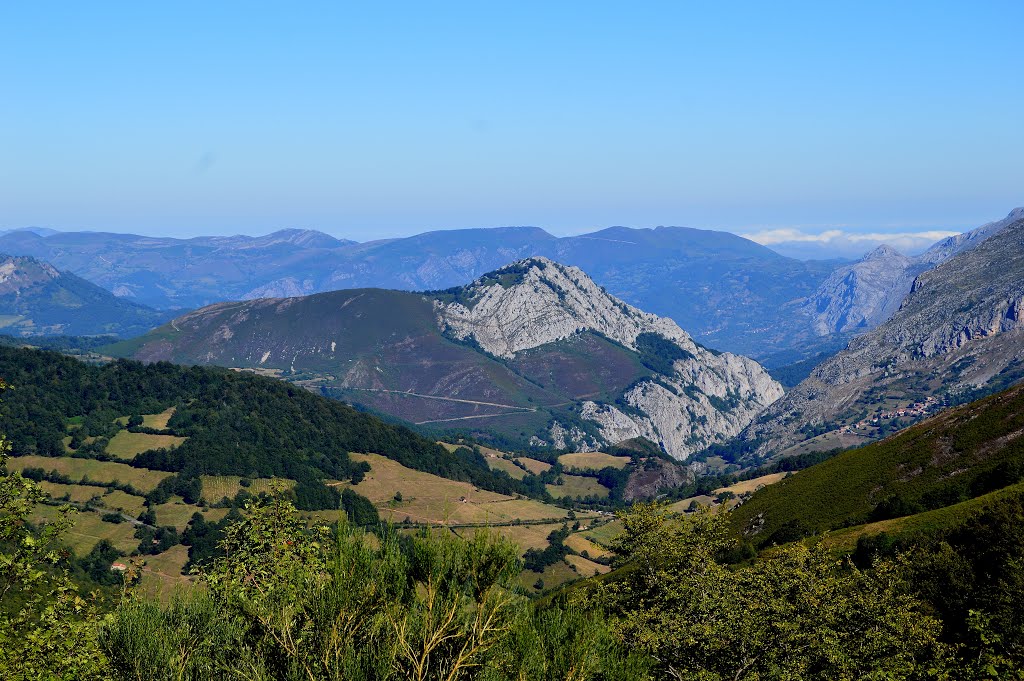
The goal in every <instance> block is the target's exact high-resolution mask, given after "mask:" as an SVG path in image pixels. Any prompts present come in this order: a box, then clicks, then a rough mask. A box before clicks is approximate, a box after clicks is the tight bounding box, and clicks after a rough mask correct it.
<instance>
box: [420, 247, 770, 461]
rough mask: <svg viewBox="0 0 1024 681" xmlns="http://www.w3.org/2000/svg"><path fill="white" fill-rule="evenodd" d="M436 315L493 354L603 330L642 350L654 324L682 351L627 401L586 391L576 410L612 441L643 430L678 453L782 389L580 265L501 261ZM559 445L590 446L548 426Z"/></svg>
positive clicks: (723, 432)
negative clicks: (593, 397)
mask: <svg viewBox="0 0 1024 681" xmlns="http://www.w3.org/2000/svg"><path fill="white" fill-rule="evenodd" d="M437 313H438V323H439V324H440V325H441V326H442V327H443V328H445V329H446V330H447V332H448V333H450V334H451V335H453V336H454V337H456V338H458V339H460V340H467V341H469V340H471V341H473V342H475V343H476V344H478V345H479V347H481V348H482V349H483V350H485V351H487V352H489V353H490V354H492V355H495V356H497V357H501V358H505V359H509V358H512V357H515V355H516V353H518V352H521V351H523V350H529V349H531V348H535V347H538V346H541V345H544V344H547V343H552V342H555V341H559V340H562V339H564V338H568V337H569V336H572V335H573V334H577V333H581V332H583V331H594V332H598V333H600V334H602V335H604V336H606V337H608V338H610V339H612V340H614V341H616V342H618V343H621V344H622V345H624V346H626V347H628V348H630V349H632V350H638V349H639V348H638V339H639V337H640V336H641V335H643V334H656V335H657V336H660V337H661V338H664V339H666V340H668V341H671V342H672V343H673V344H675V345H676V346H677V347H678V348H679V349H680V350H682V352H681V353H680V356H681V359H677V360H676V361H675V362H674V363H673V364H672V366H671V372H670V373H662V374H659V375H657V376H654V377H652V378H650V379H647V380H643V381H640V382H638V383H637V384H636V385H634V386H632V387H631V388H630V389H629V390H627V391H626V392H625V394H624V395H623V396H622V398H621V399H622V401H623V402H624V404H623V405H621V406H622V408H620V407H618V406H615V405H612V404H602V403H598V402H594V401H586V402H584V403H583V404H582V408H581V411H580V416H581V417H582V418H583V419H585V420H587V421H590V422H592V423H594V424H595V425H596V426H597V428H598V430H599V432H600V435H601V439H602V440H604V441H605V442H607V443H614V442H620V441H622V440H628V439H631V438H634V437H645V438H647V439H649V440H651V441H653V442H657V443H660V444H661V446H662V447H664V449H665V451H666V452H668V453H669V454H670V455H671V456H673V457H675V458H676V459H679V460H684V459H686V458H687V457H688V456H690V455H691V454H693V453H694V452H697V451H700V450H702V449H704V448H706V447H707V446H708V445H710V444H713V443H715V442H722V441H724V440H725V439H727V438H729V437H731V436H733V435H735V434H737V433H739V432H740V430H742V429H743V428H744V427H745V426H746V425H747V424H748V423H750V422H751V420H752V419H753V418H754V417H756V416H757V415H758V414H759V413H760V412H761V411H762V410H763V409H764V408H765V407H767V406H768V405H769V404H771V403H772V402H774V401H775V400H777V399H778V398H779V397H781V396H782V393H783V390H782V387H781V386H780V385H779V384H778V383H777V382H775V381H774V380H773V379H772V378H771V377H770V376H769V375H768V373H767V372H766V371H765V370H764V369H763V368H762V367H761V366H760V365H759V364H758V363H757V362H755V361H753V360H751V359H749V358H746V357H741V356H738V355H733V354H731V353H716V352H712V351H710V350H708V349H707V348H704V347H702V346H700V345H698V344H697V343H695V342H693V340H692V339H691V338H690V336H689V335H688V334H687V333H686V332H685V331H683V330H682V329H681V328H679V326H678V325H677V324H676V323H675V322H673V321H672V320H671V319H667V318H664V317H659V316H657V315H653V314H650V313H647V312H643V311H642V310H638V309H636V308H635V307H632V306H631V305H627V304H625V303H623V302H622V301H620V300H618V299H617V298H615V297H613V296H611V295H609V294H608V293H607V292H606V291H604V290H603V289H602V288H600V287H599V286H597V285H596V284H594V282H593V281H591V279H590V278H589V277H588V276H587V275H586V274H584V273H583V271H582V270H580V269H578V268H576V267H567V266H564V265H560V264H558V263H555V262H553V261H551V260H548V259H546V258H531V259H528V260H524V261H520V262H518V263H514V264H513V265H510V266H509V267H506V268H503V269H500V270H497V271H496V272H494V273H493V274H491V275H488V276H487V277H485V278H483V279H480V280H478V281H477V282H474V284H473V285H471V286H469V287H466V289H464V290H463V291H462V292H461V294H460V295H459V296H458V299H457V300H453V301H448V302H444V301H439V302H438V303H437ZM549 441H550V442H552V443H554V446H555V447H556V448H558V449H571V448H581V447H587V446H589V445H590V444H591V442H590V441H588V439H587V438H586V437H585V436H584V435H583V433H582V432H579V433H576V434H574V433H571V432H570V431H568V430H566V429H565V428H564V427H563V426H562V425H561V424H558V423H555V424H554V425H553V426H552V428H551V437H550V440H549Z"/></svg>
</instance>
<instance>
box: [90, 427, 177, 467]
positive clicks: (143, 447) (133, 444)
mask: <svg viewBox="0 0 1024 681" xmlns="http://www.w3.org/2000/svg"><path fill="white" fill-rule="evenodd" d="M186 439H187V438H184V437H176V436H174V435H150V434H149V433H130V432H128V431H127V430H122V431H119V432H118V433H117V435H115V436H114V437H113V438H111V439H110V443H109V444H107V454H110V455H111V456H115V457H117V458H118V459H125V460H128V459H131V458H132V457H134V456H135V455H136V454H141V453H142V452H145V451H148V450H150V449H174V448H175V447H177V446H178V445H180V444H181V443H182V442H184V441H185V440H186Z"/></svg>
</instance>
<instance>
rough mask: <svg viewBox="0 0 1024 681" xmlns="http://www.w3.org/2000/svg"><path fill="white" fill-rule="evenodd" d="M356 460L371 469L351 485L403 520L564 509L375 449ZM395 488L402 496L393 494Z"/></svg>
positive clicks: (485, 518) (553, 513) (534, 514)
mask: <svg viewBox="0 0 1024 681" xmlns="http://www.w3.org/2000/svg"><path fill="white" fill-rule="evenodd" d="M351 456H352V459H353V460H355V461H366V462H368V463H369V464H370V472H369V473H367V474H366V477H365V478H364V479H363V481H362V482H360V483H359V484H358V485H354V486H353V485H352V484H351V483H349V482H339V483H335V484H336V485H337V486H339V487H352V488H353V489H354V490H355V491H357V492H359V493H360V494H362V495H363V496H365V497H367V498H368V499H369V500H370V501H371V502H373V504H374V506H376V507H377V509H378V511H379V512H380V514H381V518H383V519H385V520H390V521H392V522H401V521H402V520H404V519H405V518H406V517H408V518H409V519H410V520H412V521H414V522H420V523H433V524H449V525H451V524H463V523H489V524H500V523H510V522H512V521H513V520H515V519H517V518H518V519H520V520H547V519H551V520H555V519H562V518H565V517H566V514H567V511H566V510H564V509H561V508H556V507H554V506H549V505H547V504H544V503H541V502H539V501H534V500H532V499H525V498H516V497H510V496H506V495H504V494H498V493H496V492H488V491H486V490H481V489H477V488H476V487H474V486H473V485H472V484H471V483H468V482H456V481H454V480H447V479H445V478H441V477H438V476H436V475H432V474H430V473H423V472H421V471H416V470H412V469H411V468H406V467H405V466H403V465H401V464H400V463H398V462H396V461H392V460H391V459H387V458H385V457H383V456H380V455H378V454H352V455H351ZM396 493H400V494H401V496H402V500H401V501H396V500H395V495H396Z"/></svg>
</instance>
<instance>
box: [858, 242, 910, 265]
mask: <svg viewBox="0 0 1024 681" xmlns="http://www.w3.org/2000/svg"><path fill="white" fill-rule="evenodd" d="M883 258H906V256H904V255H903V254H902V253H900V252H899V251H897V250H896V249H895V248H893V247H892V246H890V245H889V244H882V245H880V246H878V247H877V248H875V250H873V251H871V252H870V253H868V254H867V255H865V256H864V257H863V258H861V259H860V262H864V261H867V260H881V259H883Z"/></svg>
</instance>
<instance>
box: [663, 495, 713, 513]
mask: <svg viewBox="0 0 1024 681" xmlns="http://www.w3.org/2000/svg"><path fill="white" fill-rule="evenodd" d="M694 501H696V502H697V503H698V504H700V505H701V506H714V505H715V498H714V497H712V496H708V495H707V494H701V495H698V496H695V497H687V498H685V499H682V500H680V501H676V502H674V503H671V504H669V505H668V508H669V510H670V511H675V512H676V513H686V512H687V511H689V510H690V504H691V503H693V502H694Z"/></svg>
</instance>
